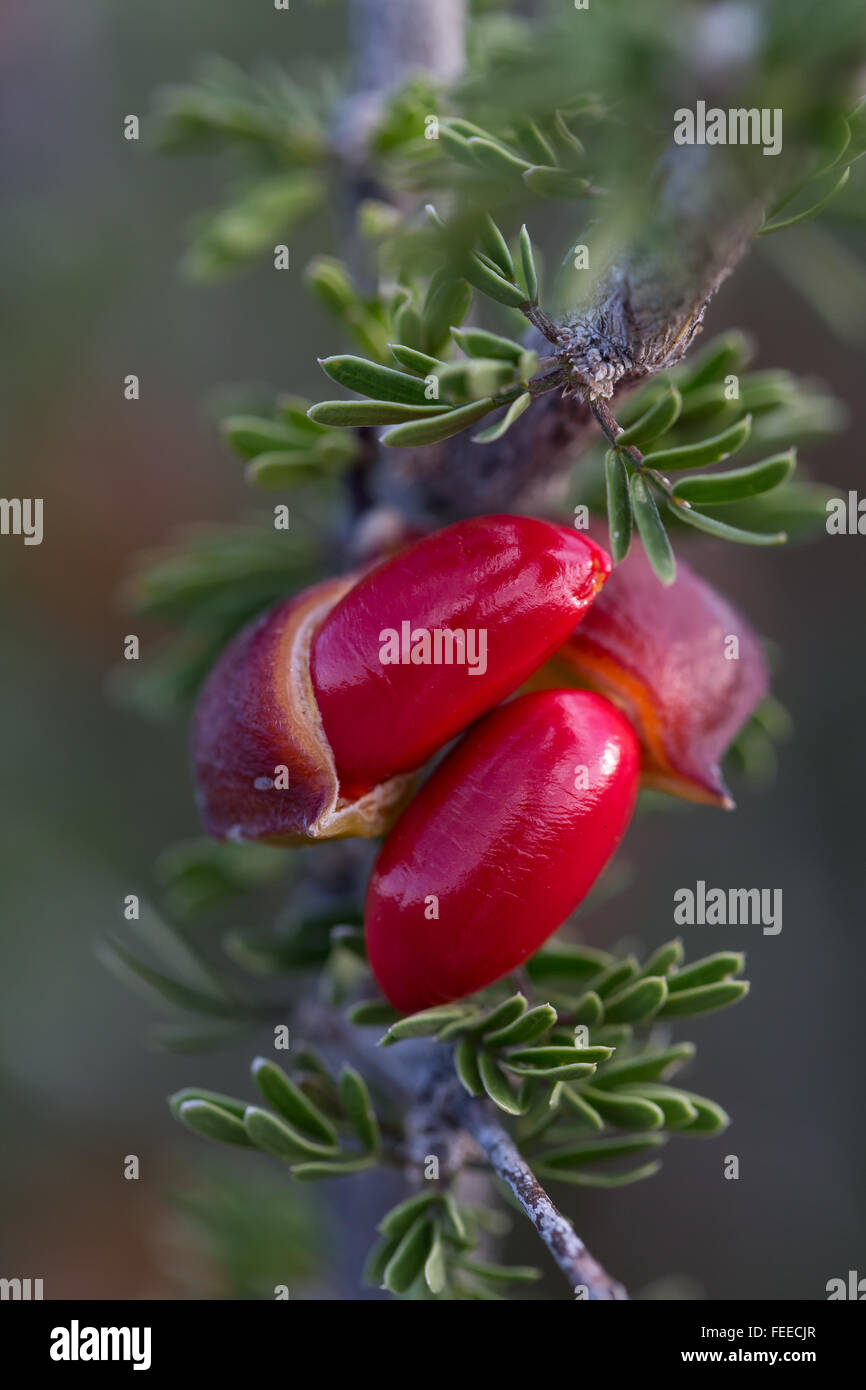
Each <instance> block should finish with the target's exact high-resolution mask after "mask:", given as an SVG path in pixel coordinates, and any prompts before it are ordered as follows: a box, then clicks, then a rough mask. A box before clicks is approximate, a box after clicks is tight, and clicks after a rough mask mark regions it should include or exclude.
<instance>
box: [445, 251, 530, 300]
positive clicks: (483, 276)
mask: <svg viewBox="0 0 866 1390" xmlns="http://www.w3.org/2000/svg"><path fill="white" fill-rule="evenodd" d="M460 271H461V274H462V275H463V277H464V279H466V280H468V281H469V284H470V285H474V286H475V288H476V289H477V290H480V291H481V293H482V294H486V295H487V296H488V297H489V298H490V299H495V300H497V302H498V303H500V304H507V305H508V307H509V308H510V309H522V308H523V307H524V305H525V304H526V303H527V299H526V295H525V293H524V291H523V290H521V289H519V288H518V286H517V285H515V284H512V282H511V281H510V280H506V279H505V278H504V276H502V275H498V274H497V272H496V271H495V270H493V269H491V267H490V266H489V265H486V264H485V263H484V261H482V260H481V259H480V258H479V257H478V256H469V257H468V258H467V259H466V260H465V261H461V263H460Z"/></svg>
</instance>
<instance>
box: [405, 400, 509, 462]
mask: <svg viewBox="0 0 866 1390" xmlns="http://www.w3.org/2000/svg"><path fill="white" fill-rule="evenodd" d="M495 405H496V402H495V401H494V400H493V398H492V397H490V396H488V397H487V398H486V399H485V400H481V401H472V402H471V404H470V405H462V406H460V407H459V408H458V409H457V410H449V411H447V412H446V413H445V414H444V415H440V416H439V418H438V419H436V420H418V421H416V422H414V423H412V424H410V425H397V426H395V428H394V429H392V430H388V431H387V432H386V433H385V434H383V436H382V442H383V444H388V445H389V446H390V447H391V448H392V449H411V448H415V447H417V446H418V445H420V444H438V443H439V442H440V440H442V439H449V438H450V437H451V435H452V434H459V433H460V431H461V430H465V429H466V427H467V425H474V424H475V421H476V420H480V419H481V418H482V417H483V416H484V415H487V414H489V412H490V411H491V410H493V409H494V407H495Z"/></svg>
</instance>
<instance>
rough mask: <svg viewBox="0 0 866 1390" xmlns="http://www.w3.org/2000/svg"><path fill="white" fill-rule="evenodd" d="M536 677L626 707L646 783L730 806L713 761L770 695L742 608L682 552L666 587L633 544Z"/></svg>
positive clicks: (763, 666) (687, 797)
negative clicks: (588, 689)
mask: <svg viewBox="0 0 866 1390" xmlns="http://www.w3.org/2000/svg"><path fill="white" fill-rule="evenodd" d="M542 676H543V678H544V679H546V680H547V681H548V682H549V683H550V684H551V685H563V684H565V683H566V680H567V679H568V678H569V677H570V679H571V681H572V682H574V681H576V680H579V681H580V682H581V683H582V684H586V685H590V686H592V688H593V689H594V690H598V691H600V692H601V693H602V694H604V695H607V696H608V698H609V699H611V700H613V701H614V702H615V703H616V704H618V705H619V706H620V708H621V709H623V710H624V711H625V713H626V714H627V715H628V717H629V719H630V720H631V722H632V724H634V726H635V728H636V730H637V732H638V735H639V737H640V741H641V746H642V751H643V773H644V777H645V780H646V781H647V782H648V783H649V784H650V785H653V786H657V787H660V788H661V789H662V790H664V791H668V792H671V793H672V794H673V795H675V796H680V797H683V798H684V799H685V800H687V801H702V802H708V803H710V804H712V805H716V806H723V807H728V808H729V807H731V806H732V805H733V802H732V801H731V798H730V796H729V794H728V790H727V788H726V786H725V784H724V781H723V779H722V775H721V771H720V768H719V763H720V761H721V758H722V756H723V755H724V753H725V751H726V749H727V748H728V745H729V744H730V742H731V740H732V739H733V738H734V736H735V734H736V733H737V732H738V730H739V729H740V728H741V726H742V725H743V724H744V723H745V722H746V720H747V719H748V717H749V715H750V714H751V713H752V711H753V709H755V707H756V706H757V705H758V704H760V702H761V700H763V698H764V696H765V695H766V694H767V690H768V685H769V680H768V673H767V663H766V659H765V657H764V653H763V650H762V648H761V644H760V641H759V639H758V637H757V635H756V633H755V632H754V631H753V630H752V628H751V626H750V625H749V623H748V622H747V621H746V619H745V618H744V617H743V616H742V614H741V613H738V612H737V610H736V609H735V608H734V607H733V605H732V604H730V603H728V601H727V599H725V598H723V597H722V595H721V594H719V593H717V592H716V590H715V589H713V588H712V587H711V586H710V585H709V584H707V583H706V581H705V580H703V579H701V578H700V576H699V575H697V574H695V572H694V570H692V569H690V568H689V566H688V565H686V564H684V563H683V561H682V560H679V561H678V562H677V576H676V580H675V581H674V583H673V584H671V585H670V586H669V587H668V588H665V587H664V586H663V585H662V584H660V583H659V581H658V579H656V577H655V575H654V574H653V572H652V570H651V568H650V565H649V562H648V560H647V558H646V556H645V555H644V553H643V551H642V550H641V549H640V548H639V547H636V546H635V547H632V550H631V551H630V553H629V555H628V558H627V559H626V560H624V561H623V563H622V564H619V565H617V568H616V570H615V571H614V573H613V575H612V576H611V578H610V580H609V582H608V584H607V585H606V587H605V590H604V593H603V595H602V596H601V598H600V599H599V602H598V603H597V604H595V605H594V606H593V609H592V612H591V613H590V614H588V615H587V620H586V622H584V623H583V624H581V627H580V629H579V630H578V631H577V632H576V633H575V634H574V636H573V637H571V638H570V639H569V641H568V642H566V643H565V645H564V647H563V648H562V650H561V651H559V652H557V654H556V657H555V659H554V660H553V661H552V662H550V663H549V665H548V667H547V668H545V671H544V673H539V678H541V677H542Z"/></svg>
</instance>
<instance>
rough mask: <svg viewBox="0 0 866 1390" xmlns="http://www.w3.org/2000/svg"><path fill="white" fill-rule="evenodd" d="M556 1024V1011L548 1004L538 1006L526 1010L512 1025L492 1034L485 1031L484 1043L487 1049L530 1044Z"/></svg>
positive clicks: (496, 1030)
mask: <svg viewBox="0 0 866 1390" xmlns="http://www.w3.org/2000/svg"><path fill="white" fill-rule="evenodd" d="M555 1022H556V1009H554V1008H551V1006H550V1004H539V1005H538V1006H537V1007H536V1008H534V1009H529V1010H527V1012H526V1013H524V1014H521V1016H520V1018H518V1019H516V1020H515V1021H514V1022H513V1023H509V1024H506V1025H505V1026H504V1027H502V1028H497V1029H494V1030H493V1031H492V1032H487V1031H485V1033H484V1041H485V1043H486V1044H487V1045H488V1046H489V1047H512V1046H514V1045H515V1044H516V1043H525V1042H531V1041H532V1039H533V1038H538V1037H540V1036H541V1034H542V1033H546V1032H547V1031H548V1029H550V1028H552V1027H553V1025H554V1023H555Z"/></svg>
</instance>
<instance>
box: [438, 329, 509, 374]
mask: <svg viewBox="0 0 866 1390" xmlns="http://www.w3.org/2000/svg"><path fill="white" fill-rule="evenodd" d="M451 337H452V338H453V339H454V341H455V343H456V344H457V346H458V347H459V348H462V349H463V351H464V352H465V353H466V354H467V355H468V356H469V357H500V358H502V360H503V361H505V362H514V363H515V365H516V364H517V363H518V362H519V361H520V358H521V356H522V354H523V348H522V347H521V345H520V343H515V342H514V341H513V340H512V339H511V338H503V337H502V336H501V335H500V334H499V333H488V332H487V330H486V329H484V328H452V330H451ZM437 365H441V364H439V363H437Z"/></svg>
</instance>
